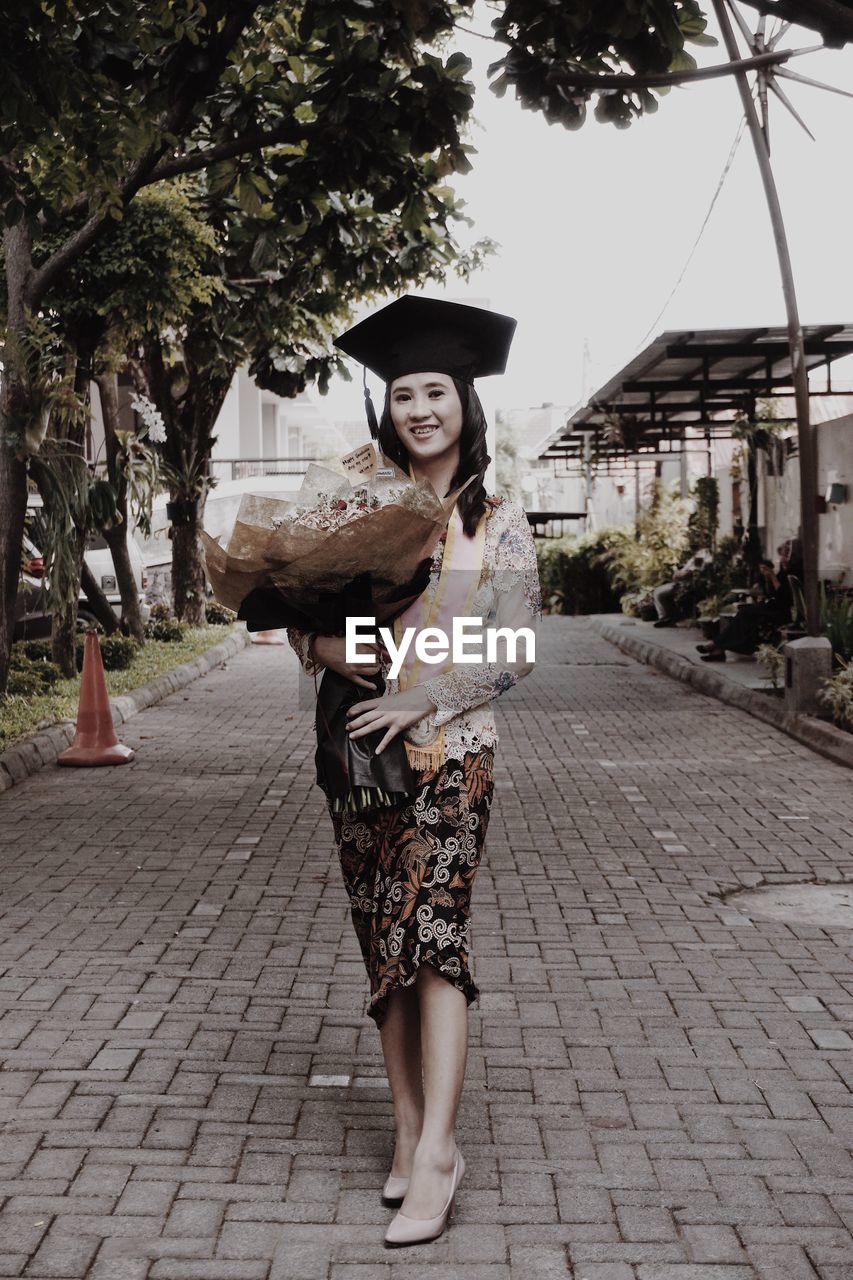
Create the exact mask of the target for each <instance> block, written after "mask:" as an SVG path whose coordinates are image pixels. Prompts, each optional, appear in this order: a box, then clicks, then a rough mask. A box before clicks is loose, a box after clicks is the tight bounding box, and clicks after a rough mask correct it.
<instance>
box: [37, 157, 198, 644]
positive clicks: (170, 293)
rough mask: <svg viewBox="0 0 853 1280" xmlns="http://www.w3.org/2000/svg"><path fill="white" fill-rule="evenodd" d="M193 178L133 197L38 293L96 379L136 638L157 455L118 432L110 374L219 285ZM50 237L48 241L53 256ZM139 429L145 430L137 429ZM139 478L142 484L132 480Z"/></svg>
mask: <svg viewBox="0 0 853 1280" xmlns="http://www.w3.org/2000/svg"><path fill="white" fill-rule="evenodd" d="M191 186H192V181H191V180H188V179H182V180H176V181H173V182H172V183H169V184H167V183H159V184H158V185H157V186H156V187H152V188H150V189H148V190H146V191H143V192H141V193H140V195H139V196H138V197H137V198H136V200H135V201H134V202H133V204H132V205H131V206H130V208H129V209H128V211H127V213H126V214H125V216H124V217H123V218H122V220H121V221H120V222H118V223H116V224H115V225H114V226H113V227H111V228H110V229H109V230H108V231H107V232H106V233H105V234H104V236H102V238H101V239H100V240H99V241H96V243H95V244H94V245H93V246H92V247H91V248H89V249H87V250H86V251H85V252H84V253H83V254H81V255H80V257H79V258H78V259H77V260H76V261H75V262H74V263H73V264H72V265H71V266H70V267H69V268H68V270H67V271H66V272H65V274H64V275H63V277H62V278H61V281H60V282H59V283H58V284H57V286H55V287H54V288H53V289H51V290H50V291H49V293H48V295H47V297H46V298H45V303H44V307H45V312H46V313H47V314H48V315H49V316H50V317H51V319H52V322H53V324H54V326H55V327H56V329H57V332H58V334H59V335H60V336H61V338H62V339H64V341H65V342H66V343H67V344H68V346H69V347H70V348H71V349H72V350H75V351H76V352H77V355H78V359H81V358H82V359H83V360H84V364H85V367H86V368H87V369H89V371H90V373H91V376H92V377H93V378H94V380H95V382H96V383H97V386H98V390H99V395H100V401H101V409H102V416H103V422H104V433H105V453H106V457H105V462H106V468H107V479H108V481H109V484H110V486H111V487H112V490H113V492H114V494H115V514H114V518H111V519H108V520H107V521H106V523H105V524H104V526H103V535H104V538H105V539H106V542H107V544H108V546H109V548H110V552H111V554H112V557H113V564H114V566H115V571H116V580H117V583H118V586H119V591H120V594H121V601H122V625H123V628H124V629H125V631H127V632H129V633H130V634H131V635H134V636H135V637H136V638H137V639H140V640H141V639H142V638H143V626H142V616H141V613H140V609H139V597H138V592H137V585H136V582H135V580H134V576H133V570H132V567H131V562H130V556H129V553H128V548H127V537H128V514H129V500H130V507H131V508H133V510H132V511H131V512H130V513H131V514H134V515H135V516H136V517H137V519H140V518H141V519H142V520H143V522H144V521H145V517H146V512H147V510H148V509H149V508H150V502H151V498H152V496H153V494H152V493H151V492H150V490H151V489H152V487H153V485H154V484H155V483H156V480H157V470H156V467H154V466H153V464H154V463H155V462H156V457H157V455H156V453H152V452H151V450H150V447H149V446H148V445H147V444H143V441H142V439H141V438H140V436H138V435H136V436H133V437H132V438H128V436H127V433H124V432H123V431H122V430H121V424H120V421H119V411H118V388H117V371H118V370H119V369H121V368H122V367H123V365H124V363H125V361H126V359H127V357H128V355H129V354H132V353H133V352H134V351H135V350H136V349H138V348H139V346H140V345H141V344H144V343H145V342H146V341H147V340H148V341H150V340H152V338H156V337H157V336H158V335H160V334H163V333H166V332H169V331H171V330H177V329H179V328H180V326H181V325H182V324H183V322H184V320H185V319H186V317H187V316H188V315H189V314H190V312H191V311H192V309H193V308H194V307H201V306H204V305H205V304H207V303H209V302H210V300H211V297H212V296H213V295H214V294H215V293H216V292H217V290H220V289H221V288H222V283H221V280H220V278H219V269H218V266H217V262H216V250H217V238H216V234H215V232H214V231H213V229H212V228H211V227H209V226H208V225H207V224H206V223H204V222H203V221H201V219H199V218H198V217H197V216H196V215H195V214H194V212H193V210H192V208H191ZM54 239H55V237H53V238H52V237H50V236H48V237H46V238H45V240H44V241H43V243H42V246H41V248H42V253H43V254H45V255H46V254H48V253H50V251H51V249H52V247H53V242H54ZM144 434H145V431H144V432H143V435H144ZM137 481H142V483H137Z"/></svg>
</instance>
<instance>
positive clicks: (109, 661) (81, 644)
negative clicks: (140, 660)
mask: <svg viewBox="0 0 853 1280" xmlns="http://www.w3.org/2000/svg"><path fill="white" fill-rule="evenodd" d="M100 641H101V658H102V659H103V663H104V670H105V671H126V670H127V668H128V667H129V666H130V664H131V662H133V659H134V658H135V657H136V655H137V653H138V652H139V645H138V644H137V643H136V641H135V640H134V639H133V638H132V636H122V635H112V636H101V637H100ZM85 648H86V637H85V636H78V637H77V670H78V671H82V670H83V654H84V652H85Z"/></svg>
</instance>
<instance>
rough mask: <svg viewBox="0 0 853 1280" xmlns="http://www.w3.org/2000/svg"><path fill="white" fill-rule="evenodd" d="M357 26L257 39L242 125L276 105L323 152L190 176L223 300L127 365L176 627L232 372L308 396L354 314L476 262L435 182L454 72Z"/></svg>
mask: <svg viewBox="0 0 853 1280" xmlns="http://www.w3.org/2000/svg"><path fill="white" fill-rule="evenodd" d="M361 27H362V24H361V23H360V22H357V23H353V22H349V23H347V24H346V29H345V30H344V31H342V30H341V18H340V14H339V13H338V12H337V11H336V10H332V9H330V10H328V11H327V13H326V14H325V17H324V18H323V20H322V22H320V20H319V19H318V18H317V17H315V18H314V21H313V25H312V26H311V27H310V28H309V29H307V31H304V30H303V29H302V28H301V27H300V28H297V27H295V26H294V25H292V24H287V23H285V22H283V21H282V20H280V19H279V20H277V21H276V22H275V23H273V24H271V25H270V27H269V28H268V30H267V33H266V43H265V44H261V46H260V47H259V48H258V49H257V50H256V52H255V55H254V57H253V59H252V62H251V64H247V65H246V66H244V67H242V68H241V69H240V75H241V77H243V79H242V80H241V85H240V87H241V91H242V92H243V93H244V94H245V96H246V99H247V100H248V99H249V98H250V97H251V96H252V95H254V98H255V100H254V101H253V105H252V108H251V114H252V116H253V117H254V118H258V117H263V115H264V113H273V112H275V113H280V112H281V111H282V109H283V108H284V107H286V108H287V110H288V112H290V113H291V114H293V113H295V114H297V115H300V114H301V115H306V116H310V118H311V120H312V121H314V122H315V124H317V125H319V126H320V127H323V128H325V127H326V124H328V126H329V127H331V124H332V122H333V121H334V124H335V126H336V131H335V139H336V140H335V145H334V146H330V145H328V144H327V145H325V146H324V147H322V148H316V147H314V146H312V145H311V144H310V143H307V142H303V143H300V144H298V145H297V144H294V143H287V144H282V145H281V146H278V147H271V148H267V149H265V150H264V151H263V152H259V153H257V154H250V155H245V156H242V157H239V158H233V157H232V158H228V159H225V160H222V161H220V162H218V163H217V164H216V165H215V166H213V167H211V168H210V169H209V170H208V171H207V173H206V174H205V175H204V176H203V177H202V179H201V180H200V182H199V185H198V189H197V199H196V206H195V207H196V209H197V210H198V212H199V213H200V214H201V215H202V216H203V217H204V218H205V219H206V221H207V223H208V225H210V226H211V227H213V228H215V229H216V234H217V237H218V240H219V244H220V255H219V268H220V271H221V281H222V285H223V287H222V288H221V289H220V290H218V291H217V292H216V293H215V294H214V295H213V296H212V297H211V299H210V300H209V303H208V304H207V305H198V306H196V307H194V308H193V310H192V313H191V314H190V315H188V317H187V322H186V324H185V325H184V326H183V328H182V330H181V332H180V333H178V334H177V335H175V334H171V335H166V334H164V333H162V332H161V333H160V334H156V333H154V332H153V331H152V333H151V334H150V335H149V338H148V339H147V340H146V342H145V343H144V344H142V347H141V352H140V357H139V358H138V359H134V360H133V361H132V368H133V370H134V374H135V376H136V379H137V385H138V386H139V388H140V390H142V391H143V392H144V393H145V394H146V395H148V396H149V397H150V398H151V399H152V401H153V402H154V403H155V404H156V405H157V407H158V409H159V410H160V412H161V414H162V415H163V418H164V420H165V422H166V428H167V431H166V436H167V438H166V443H165V444H164V447H163V452H164V456H165V458H166V462H167V466H168V477H169V482H170V489H171V497H172V506H171V511H172V513H173V514H172V521H173V528H172V547H173V552H172V586H173V593H174V603H175V611H176V613H177V615H178V617H180V618H183V619H186V620H188V621H197V620H199V619H200V617H201V615H202V613H203V606H204V574H203V569H202V562H201V554H200V543H199V538H198V532H199V528H200V525H201V520H202V514H203V509H204V500H205V496H206V493H207V489H208V487H209V484H210V480H209V466H208V462H209V458H210V452H211V449H212V446H213V444H214V438H213V427H214V424H215V421H216V418H217V415H218V413H219V410H220V409H221V407H222V403H223V401H224V399H225V396H226V394H227V392H228V389H229V387H230V385H231V382H232V379H233V377H234V374H235V372H236V370H237V368H238V367H239V366H240V365H241V364H246V365H248V367H249V371H250V373H251V374H252V375H253V376H254V377H255V379H256V380H257V382H258V383H259V384H260V385H261V386H262V387H264V388H266V389H268V390H272V391H275V392H276V393H277V394H279V395H283V396H292V395H295V394H297V393H298V392H299V391H301V390H303V389H304V388H305V386H306V385H308V383H310V382H319V384H320V386H321V388H324V387H325V385H326V383H327V381H328V379H329V377H330V375H331V373H332V371H333V370H335V369H342V368H343V366H342V365H341V363H340V362H339V359H338V357H337V355H336V354H334V348H333V346H332V338H333V336H334V334H335V333H336V332H337V331H339V330H340V329H341V328H342V327H344V326H345V325H346V323H347V321H348V319H349V317H350V315H351V312H352V307H353V304H354V303H355V302H356V301H358V300H359V299H361V298H364V297H369V296H372V295H374V294H377V293H381V292H386V291H388V290H392V289H399V288H400V287H401V286H405V285H407V284H416V283H420V282H422V281H424V280H426V279H428V278H434V279H440V278H443V276H444V274H445V272H446V271H447V270H448V269H450V268H451V266H453V265H454V264H455V265H456V266H457V267H458V269H459V270H460V271H462V272H464V271H465V270H467V269H468V267H470V266H471V265H475V264H476V262H477V261H479V256H480V249H479V248H478V249H476V250H475V251H474V253H473V257H471V256H469V257H460V255H459V251H458V249H457V246H456V244H455V242H454V239H453V234H452V232H453V227H454V224H455V223H456V222H458V221H459V220H461V219H462V214H461V211H460V208H459V206H458V203H457V201H456V199H455V197H454V194H453V192H452V191H451V189H450V188H449V187H447V186H446V185H445V181H444V179H445V175H446V174H447V173H448V172H450V171H451V170H452V169H453V168H454V167H457V168H458V167H464V166H465V165H467V159H466V156H465V151H464V149H463V148H462V144H461V142H460V140H459V138H460V130H461V127H462V125H463V123H464V120H465V118H466V116H467V113H468V112H469V111H470V108H471V105H472V98H471V94H470V85H469V84H468V83H467V81H466V79H465V76H466V73H467V71H468V68H469V63H468V60H467V59H466V58H464V57H463V56H462V55H459V54H455V55H452V56H451V57H450V58H449V59H448V60H447V62H446V63H443V62H442V61H441V60H440V59H439V58H437V57H435V56H432V55H430V54H425V55H424V56H423V57H422V59H421V60H420V61H418V62H415V63H414V64H413V63H412V59H411V56H410V53H409V52H407V51H404V53H403V54H400V53H398V52H396V51H395V48H394V46H393V43H392V42H391V41H390V40H388V41H386V43H385V46H384V47H383V46H382V45H381V44H380V43H379V42H378V40H377V39H376V38H375V37H370V38H367V37H364V38H362V39H359V38H358V37H359V32H360V30H361ZM377 61H378V63H379V65H380V67H381V72H380V73H379V74H377V73H376V67H377ZM281 62H285V63H286V65H287V67H288V76H287V77H286V78H285V80H284V82H283V87H282V84H278V83H277V84H276V85H275V86H274V100H270V98H269V88H268V82H267V81H266V80H263V79H262V80H261V84H260V86H258V85H257V84H256V81H257V79H258V67H259V66H262V67H271V66H275V65H277V64H278V63H281ZM343 90H345V94H344V96H343V97H342V96H341V94H342V91H343ZM448 148H450V149H454V148H455V149H456V150H455V154H453V155H451V154H450V152H449V150H448Z"/></svg>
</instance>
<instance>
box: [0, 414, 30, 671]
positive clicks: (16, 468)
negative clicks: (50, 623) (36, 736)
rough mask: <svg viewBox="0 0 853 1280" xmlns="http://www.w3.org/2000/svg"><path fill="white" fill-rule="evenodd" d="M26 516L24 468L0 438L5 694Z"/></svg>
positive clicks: (0, 641)
mask: <svg viewBox="0 0 853 1280" xmlns="http://www.w3.org/2000/svg"><path fill="white" fill-rule="evenodd" d="M26 513H27V469H26V465H25V464H24V463H23V462H21V461H20V460H19V459H18V458H17V457H16V456H15V451H14V449H13V448H12V447H11V445H10V444H9V443H8V441H7V440H5V439H0V693H4V692H5V690H6V682H7V680H8V678H9V655H10V653H11V651H12V640H13V637H14V633H15V621H14V619H15V600H16V598H17V594H18V582H19V581H20V577H21V545H22V542H23V535H24V518H25V516H26Z"/></svg>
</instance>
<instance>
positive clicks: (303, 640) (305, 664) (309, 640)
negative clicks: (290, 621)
mask: <svg viewBox="0 0 853 1280" xmlns="http://www.w3.org/2000/svg"><path fill="white" fill-rule="evenodd" d="M316 634H317V633H316V631H300V630H299V629H298V628H297V627H288V628H287V638H288V640H289V641H290V647H291V649H293V651H294V653H295V654H296V656H297V658H298V659H299V661H300V663H301V665H302V669H303V671H305V672H306V673H307V674H308V675H309V676H316V675H319V674H320V672H321V671H322V670H323V669H324V668H323V664H322V662H318V661H317V659H316V656H315V654H314V643H313V642H314V638H315V636H316Z"/></svg>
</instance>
